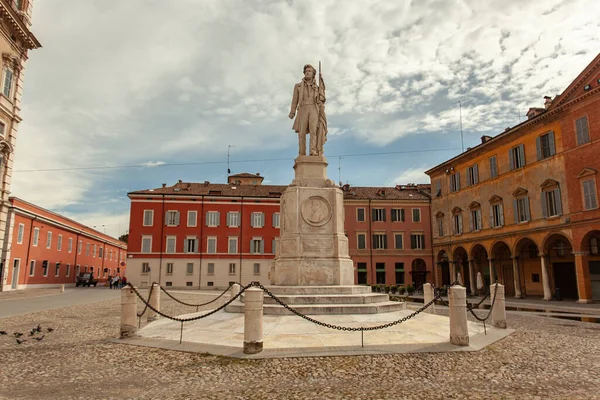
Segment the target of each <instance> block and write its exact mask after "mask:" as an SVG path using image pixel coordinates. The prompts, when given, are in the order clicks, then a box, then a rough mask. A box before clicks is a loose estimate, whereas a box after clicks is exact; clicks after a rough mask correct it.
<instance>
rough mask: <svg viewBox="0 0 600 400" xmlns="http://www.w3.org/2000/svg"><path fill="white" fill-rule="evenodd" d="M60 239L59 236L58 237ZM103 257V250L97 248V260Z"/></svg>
mask: <svg viewBox="0 0 600 400" xmlns="http://www.w3.org/2000/svg"><path fill="white" fill-rule="evenodd" d="M58 238H59V239H60V236H59V237H58ZM103 256H104V248H103V247H100V248H98V258H102V257H103Z"/></svg>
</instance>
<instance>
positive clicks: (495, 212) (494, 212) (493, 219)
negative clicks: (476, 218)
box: [490, 203, 504, 228]
mask: <svg viewBox="0 0 600 400" xmlns="http://www.w3.org/2000/svg"><path fill="white" fill-rule="evenodd" d="M503 225H504V208H503V207H502V203H495V204H492V205H491V208H490V226H491V227H492V228H497V227H499V226H503Z"/></svg>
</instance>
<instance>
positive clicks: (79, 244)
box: [77, 240, 83, 254]
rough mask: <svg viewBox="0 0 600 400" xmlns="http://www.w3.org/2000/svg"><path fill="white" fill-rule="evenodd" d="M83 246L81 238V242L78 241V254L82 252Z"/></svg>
mask: <svg viewBox="0 0 600 400" xmlns="http://www.w3.org/2000/svg"><path fill="white" fill-rule="evenodd" d="M82 248H83V240H80V241H79V243H77V254H81V250H82Z"/></svg>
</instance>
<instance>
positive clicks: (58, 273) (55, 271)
mask: <svg viewBox="0 0 600 400" xmlns="http://www.w3.org/2000/svg"><path fill="white" fill-rule="evenodd" d="M58 275H60V263H59V262H57V263H56V264H55V265H54V276H55V277H57V276H58Z"/></svg>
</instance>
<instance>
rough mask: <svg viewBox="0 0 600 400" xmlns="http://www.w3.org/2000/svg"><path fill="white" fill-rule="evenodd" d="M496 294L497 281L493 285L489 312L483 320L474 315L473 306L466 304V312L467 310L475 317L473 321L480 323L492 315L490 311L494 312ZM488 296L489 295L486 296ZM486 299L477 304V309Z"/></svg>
mask: <svg viewBox="0 0 600 400" xmlns="http://www.w3.org/2000/svg"><path fill="white" fill-rule="evenodd" d="M496 294H498V281H496V284H495V289H494V297H493V298H492V304H491V305H490V311H489V312H488V313H487V315H486V316H485V317H484V318H481V317H479V316H478V315H477V314H475V311H473V304H469V303H468V302H467V310H469V311H470V312H471V314H473V316H474V317H475V319H477V320H478V321H480V322H484V323H485V321H487V319H488V318H489V317H490V316H491V315H492V311H493V310H494V304H495V303H496ZM487 296H489V294H488V295H487ZM487 296H486V297H484V298H483V299H482V300H481V301H480V302H479V303H478V304H477V307H479V305H481V303H483V300H485V299H486V298H487Z"/></svg>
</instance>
